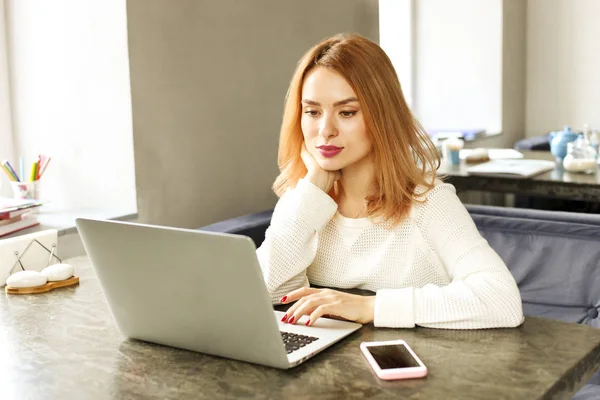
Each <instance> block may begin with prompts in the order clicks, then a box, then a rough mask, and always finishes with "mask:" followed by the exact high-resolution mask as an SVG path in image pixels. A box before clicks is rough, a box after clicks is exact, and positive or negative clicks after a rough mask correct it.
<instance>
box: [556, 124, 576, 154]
mask: <svg viewBox="0 0 600 400" xmlns="http://www.w3.org/2000/svg"><path fill="white" fill-rule="evenodd" d="M578 137H579V133H577V132H571V127H570V126H568V125H567V126H565V128H564V130H562V131H557V132H550V138H551V139H550V152H551V153H552V155H554V157H556V161H558V162H560V163H562V160H563V158H565V156H566V155H567V143H569V142H573V141H575V140H577V138H578Z"/></svg>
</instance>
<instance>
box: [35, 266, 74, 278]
mask: <svg viewBox="0 0 600 400" xmlns="http://www.w3.org/2000/svg"><path fill="white" fill-rule="evenodd" d="M74 272H75V271H74V270H73V267H72V266H71V265H70V264H54V265H51V266H49V267H46V268H44V269H43V270H42V272H40V273H41V274H42V275H44V276H45V277H46V278H48V282H56V281H64V280H65V279H69V278H70V277H72V276H73V273H74Z"/></svg>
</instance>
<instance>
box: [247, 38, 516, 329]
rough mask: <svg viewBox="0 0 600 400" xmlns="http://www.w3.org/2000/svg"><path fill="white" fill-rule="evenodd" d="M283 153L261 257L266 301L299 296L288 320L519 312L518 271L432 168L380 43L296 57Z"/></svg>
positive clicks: (425, 321) (502, 317)
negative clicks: (361, 291)
mask: <svg viewBox="0 0 600 400" xmlns="http://www.w3.org/2000/svg"><path fill="white" fill-rule="evenodd" d="M278 162H279V168H280V171H281V174H280V175H279V176H278V177H277V180H276V181H275V183H274V190H275V192H276V193H277V194H278V195H279V196H280V199H279V201H278V203H277V205H276V207H275V211H274V213H273V217H272V220H271V224H270V226H269V228H268V229H267V232H266V238H265V241H264V243H263V244H262V245H261V247H260V248H259V249H258V250H257V255H258V258H259V261H260V264H261V268H262V271H263V274H264V278H265V281H266V285H267V288H268V290H269V292H270V294H271V296H272V299H273V302H274V303H278V302H280V303H290V302H294V301H296V303H295V304H294V305H293V306H292V307H290V308H289V310H288V312H287V314H286V316H285V317H284V318H283V320H284V322H288V323H292V324H293V323H298V322H300V323H304V324H306V325H312V324H313V323H314V322H315V321H316V320H317V319H318V318H319V317H321V316H323V315H331V316H337V317H341V318H344V319H348V320H352V321H357V322H360V323H369V322H374V324H375V326H381V327H398V328H410V327H414V326H415V325H420V326H426V327H436V328H450V329H452V328H454V329H477V328H493V327H514V326H517V325H520V324H521V323H522V322H523V310H522V305H521V297H520V295H519V290H518V288H517V285H516V283H515V280H514V279H513V277H512V275H511V274H510V272H509V271H508V269H507V268H506V265H505V264H504V263H503V261H502V259H500V257H499V256H498V255H497V254H496V253H495V252H494V250H493V249H492V248H491V247H490V246H489V245H488V243H487V242H486V240H485V239H483V238H482V237H481V235H480V234H479V232H478V230H477V228H476V227H475V224H474V223H473V220H472V219H471V218H470V216H469V214H468V212H467V211H466V209H465V207H464V206H463V205H462V203H461V202H460V200H459V199H458V197H457V196H456V193H455V190H454V187H453V186H452V185H449V184H445V183H443V182H441V181H440V180H439V179H437V178H436V170H437V168H438V167H439V157H438V154H437V151H436V149H435V147H434V146H433V144H432V142H431V141H430V139H429V137H428V135H427V134H426V133H425V132H424V131H423V129H422V128H421V126H420V125H419V123H418V122H417V121H416V120H415V118H414V117H413V115H412V114H411V111H410V110H409V108H408V106H407V104H406V102H405V100H404V98H403V96H402V90H401V88H400V83H399V82H398V78H397V76H396V73H395V71H394V68H393V66H392V63H391V62H390V60H389V58H388V57H387V55H386V54H385V53H384V51H383V50H382V49H381V48H380V47H379V46H378V45H377V44H375V43H373V42H371V41H369V40H368V39H366V38H363V37H361V36H358V35H337V36H334V37H332V38H329V39H327V40H325V41H323V42H322V43H319V44H318V45H316V46H315V47H313V48H312V49H310V50H309V51H308V52H307V53H306V54H305V55H304V57H303V58H302V59H301V60H300V62H299V64H298V67H297V69H296V72H295V74H294V76H293V78H292V81H291V84H290V87H289V90H288V93H287V97H286V104H285V110H284V115H283V123H282V127H281V134H280V144H279V159H278ZM309 284H314V285H318V286H324V287H329V288H343V289H348V288H359V289H366V290H370V291H373V292H376V295H375V296H359V295H352V294H347V293H343V292H340V291H336V290H333V289H316V288H311V287H310V286H309ZM301 318H302V321H300V319H301Z"/></svg>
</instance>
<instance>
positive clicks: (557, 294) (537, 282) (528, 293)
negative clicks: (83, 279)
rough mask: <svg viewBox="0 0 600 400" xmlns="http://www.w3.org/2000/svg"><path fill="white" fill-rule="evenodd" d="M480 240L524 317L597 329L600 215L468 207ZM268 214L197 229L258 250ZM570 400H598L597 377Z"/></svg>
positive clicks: (599, 321) (599, 323)
mask: <svg viewBox="0 0 600 400" xmlns="http://www.w3.org/2000/svg"><path fill="white" fill-rule="evenodd" d="M466 207H467V210H468V211H469V213H470V214H471V217H472V218H473V221H474V222H475V224H476V226H477V228H478V229H479V231H480V233H481V235H482V236H483V237H484V238H485V239H486V240H487V241H488V242H489V244H490V245H491V246H492V248H494V249H495V250H496V252H498V254H499V255H500V257H502V259H503V260H504V262H505V263H506V265H507V266H508V268H509V269H510V271H511V273H512V274H513V276H514V277H515V280H516V281H517V284H518V286H519V290H520V292H521V297H522V300H523V310H524V313H525V315H527V316H539V317H546V318H553V319H557V320H562V321H566V322H575V323H578V324H587V325H591V326H593V327H596V328H600V318H599V313H598V310H600V215H590V214H579V213H568V212H557V211H541V210H528V209H517V208H505V207H491V206H478V205H467V206H466ZM271 214H272V210H269V211H264V212H261V213H257V214H251V215H246V216H242V217H238V218H233V219H230V220H227V221H222V222H218V223H216V224H212V225H209V226H206V227H203V228H201V229H203V230H208V231H216V232H228V233H237V234H241V235H246V236H249V237H250V238H252V239H253V240H254V242H255V243H256V246H257V247H258V246H260V244H261V243H262V241H263V240H264V237H265V230H266V228H267V227H268V226H269V223H270V220H271ZM574 399H576V400H591V399H600V371H599V372H598V373H596V375H594V377H593V378H592V379H591V380H590V381H589V382H588V383H587V384H586V385H585V386H584V387H583V389H582V390H581V391H579V392H578V393H577V394H576V395H575V397H574Z"/></svg>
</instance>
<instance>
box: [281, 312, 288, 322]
mask: <svg viewBox="0 0 600 400" xmlns="http://www.w3.org/2000/svg"><path fill="white" fill-rule="evenodd" d="M285 320H287V314H285V315H284V316H283V318H281V322H285Z"/></svg>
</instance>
